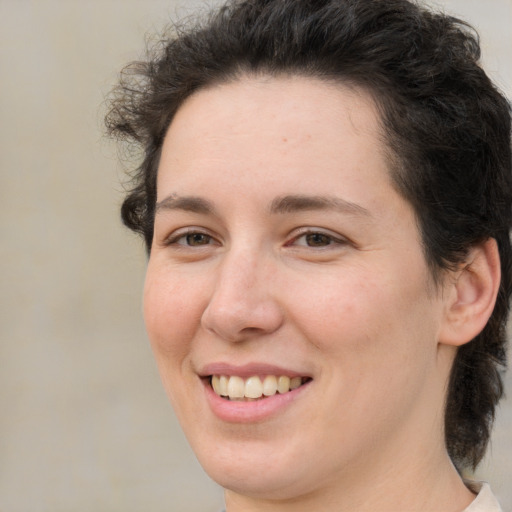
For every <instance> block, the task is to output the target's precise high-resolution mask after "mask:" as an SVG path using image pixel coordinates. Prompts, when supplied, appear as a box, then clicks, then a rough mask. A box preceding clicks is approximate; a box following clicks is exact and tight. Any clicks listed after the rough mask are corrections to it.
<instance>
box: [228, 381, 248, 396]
mask: <svg viewBox="0 0 512 512" xmlns="http://www.w3.org/2000/svg"><path fill="white" fill-rule="evenodd" d="M244 392H245V384H244V379H242V377H235V376H233V377H230V378H229V382H228V396H229V398H231V400H233V398H243V397H244Z"/></svg>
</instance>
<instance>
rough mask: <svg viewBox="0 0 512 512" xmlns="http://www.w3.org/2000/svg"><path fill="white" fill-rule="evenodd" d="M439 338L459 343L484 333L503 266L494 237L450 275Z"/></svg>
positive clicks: (483, 243) (478, 248)
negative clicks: (501, 265)
mask: <svg viewBox="0 0 512 512" xmlns="http://www.w3.org/2000/svg"><path fill="white" fill-rule="evenodd" d="M448 280H449V282H448V284H447V288H448V290H445V293H446V299H447V300H446V310H445V315H444V318H443V325H442V327H441V332H440V337H439V341H440V343H444V344H446V345H453V346H460V345H464V344H465V343H468V342H469V341H471V340H472V339H473V338H474V337H475V336H477V335H478V334H480V332H482V330H483V328H484V327H485V325H486V324H487V321H488V320H489V317H490V316H491V314H492V311H493V309H494V304H495V303H496V297H497V295H498V290H499V287H500V280H501V267H500V256H499V252H498V244H497V243H496V240H494V238H489V239H488V240H486V241H485V242H482V243H481V244H479V245H477V246H475V247H473V248H472V249H471V251H470V252H469V254H468V257H467V259H466V261H465V262H464V266H463V268H462V269H461V270H458V271H457V272H454V273H453V275H451V276H449V277H448Z"/></svg>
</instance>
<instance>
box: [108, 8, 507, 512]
mask: <svg viewBox="0 0 512 512" xmlns="http://www.w3.org/2000/svg"><path fill="white" fill-rule="evenodd" d="M478 57H479V48H478V43H477V41H476V38H475V36H474V35H473V34H472V33H471V30H470V29H469V28H468V27H467V26H466V25H464V24H463V23H462V22H460V21H458V20H455V19H453V18H449V17H447V16H444V15H441V14H436V13H432V12H429V11H427V10H424V9H423V8H420V7H418V6H417V5H416V4H413V3H411V2H409V1H407V0H390V1H386V2H382V1H380V0H315V1H313V0H246V1H232V2H230V3H229V4H227V5H226V6H225V7H223V8H222V9H220V10H218V11H217V12H216V13H214V14H212V15H211V17H210V18H209V19H208V20H206V21H205V22H203V23H201V24H198V25H197V26H194V27H191V28H188V29H185V30H183V31H180V32H179V34H178V35H177V36H173V37H170V38H169V39H167V40H166V41H165V42H164V43H163V47H162V48H161V50H160V51H158V52H156V53H155V55H154V56H153V57H152V58H151V59H150V60H149V61H148V62H147V63H138V64H135V65H133V66H132V67H130V68H128V72H127V73H126V74H125V75H124V76H125V78H124V79H123V81H122V83H121V84H120V86H119V88H118V89H117V91H116V97H115V98H114V100H113V104H112V109H111V112H110V114H109V116H108V119H107V122H108V125H109V127H110V129H111V131H112V133H114V134H116V135H118V136H121V137H127V138H128V139H131V140H134V141H136V142H137V143H138V144H140V146H141V148H142V150H143V153H144V159H143V162H142V163H141V165H140V167H139V169H138V174H137V175H136V177H135V181H134V186H133V189H132V190H131V192H130V193H129V195H128V196H127V198H126V200H125V202H124V204H123V208H122V215H123V220H124V222H125V223H126V224H127V225H128V226H129V227H130V228H132V229H134V230H135V231H138V232H140V233H141V234H142V235H143V236H144V239H145V241H146V244H147V248H148V254H149V263H148V270H147V278H146V285H145V292H144V316H145V321H146V326H147V330H148V334H149V338H150V340H151V344H152V347H153V350H154V353H155V357H156V360H157V363H158V367H159V370H160V374H161V377H162V380H163V383H164V386H165V388H166V391H167V393H168V395H169V398H170V400H171V403H172V405H173V407H174V409H175V411H176V414H177V416H178V419H179V420H180V423H181V425H182V427H183V429H184V432H185V434H186V435H187V438H188V439H189V442H190V443H191V446H192V448H193V449H194V451H195V453H196V455H197V457H198V459H199V461H200V462H201V464H202V465H203V467H204V468H205V470H206V471H207V472H208V474H209V475H210V476H211V477H212V478H213V479H214V480H215V481H217V482H218V483H219V484H220V485H222V486H223V487H224V488H225V490H226V492H225V499H226V510H227V512H238V511H253V510H254V511H259V510H265V511H271V510H279V511H287V510H293V511H302V510H304V511H306V510H308V511H309V510H322V511H326V512H328V511H331V510H332V511H351V512H354V511H363V510H371V511H400V510H403V511H412V510H414V511H446V512H450V511H453V512H456V511H463V510H466V511H470V512H476V511H484V510H486V511H496V510H499V505H498V504H497V502H496V500H495V498H494V497H493V495H492V493H491V491H490V489H489V488H488V486H485V485H484V486H482V485H479V484H473V483H470V482H465V481H464V480H463V479H462V477H461V473H462V472H463V471H464V470H465V469H466V468H471V467H475V466H476V465H477V464H478V462H479V461H480V460H481V458H482V456H483V455H484V452H485V449H486V445H487V442H488V439H489V433H490V428H491V424H492V419H493V414H494V408H495V406H496V404H497V403H498V401H499V399H500V397H501V395H502V384H501V380H500V376H499V373H498V370H499V369H500V366H501V365H504V362H505V355H504V350H505V349H504V347H505V332H504V327H505V322H506V316H507V312H508V306H509V299H510V293H511V287H512V285H511V268H512V258H511V254H512V250H511V246H510V239H509V231H510V227H511V224H512V215H511V199H512V175H511V168H510V165H511V157H510V115H509V108H508V104H507V102H506V99H505V98H504V97H503V96H502V95H501V94H500V93H499V92H498V91H497V90H496V89H495V88H494V86H493V85H492V83H491V82H490V81H489V79H488V77H487V76H486V75H485V73H484V72H483V71H482V70H481V68H480V67H479V65H478Z"/></svg>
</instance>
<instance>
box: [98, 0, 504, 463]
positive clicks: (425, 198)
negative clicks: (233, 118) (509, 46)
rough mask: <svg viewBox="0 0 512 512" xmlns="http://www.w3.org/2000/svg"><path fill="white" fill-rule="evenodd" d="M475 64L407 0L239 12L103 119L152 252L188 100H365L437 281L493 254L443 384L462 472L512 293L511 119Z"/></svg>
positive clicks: (200, 30)
mask: <svg viewBox="0 0 512 512" xmlns="http://www.w3.org/2000/svg"><path fill="white" fill-rule="evenodd" d="M479 57H480V48H479V43H478V38H477V36H476V34H475V33H474V31H472V29H471V28H470V27H469V26H468V25H467V24H465V23H464V22H462V21H460V20H457V19H455V18H453V17H450V16H446V15H444V14H441V13H436V12H433V11H429V10H427V9H424V8H422V7H420V6H419V5H417V4H416V3H414V2H411V1H408V0H245V1H237V0H233V1H230V2H228V3H227V4H226V5H224V6H223V7H221V8H219V9H218V10H216V11H215V12H213V13H212V14H211V15H210V16H209V17H207V18H205V19H204V20H203V21H200V22H198V23H197V24H195V25H193V26H191V27H187V28H181V29H177V30H174V31H173V34H172V35H168V36H166V37H164V38H163V40H162V42H161V44H160V45H159V46H158V47H157V48H156V49H154V50H153V51H152V53H150V55H149V56H148V60H146V61H144V62H136V63H133V64H131V65H130V66H128V67H127V68H126V69H125V70H124V72H123V74H122V78H121V81H120V84H119V86H118V87H117V88H116V89H115V91H114V92H113V96H112V98H111V110H110V112H109V114H108V115H107V119H106V122H107V126H108V129H109V131H110V133H111V134H113V135H115V136H117V137H119V138H124V139H126V140H129V141H131V142H133V143H135V144H136V145H139V147H140V149H141V150H142V153H143V159H142V162H141V163H140V165H139V166H138V168H137V170H136V172H135V174H134V175H133V183H132V188H131V189H130V191H129V192H128V194H127V196H126V198H125V200H124V203H123V206H122V218H123V221H124V223H125V224H126V225H127V226H128V227H129V228H131V229H133V230H135V231H137V232H139V233H141V234H142V235H143V237H144V239H145V242H146V245H147V248H148V251H150V248H151V242H152V238H153V221H154V211H155V203H156V174H157V167H158V161H159V155H160V150H161V147H162V142H163V139H164V136H165V133H166V130H167V128H168V126H169V124H170V123H171V122H172V119H173V116H174V114H175V113H176V111H177V110H178V109H179V107H180V105H181V104H182V103H183V101H184V100H185V99H186V98H187V97H189V96H190V95H191V94H193V93H194V91H197V90H198V89H201V88H203V87H207V86H209V85H212V84H215V83H223V82H228V81H232V80H236V78H237V77H240V76H242V75H244V74H254V73H264V74H270V75H282V74H296V75H303V76H310V77H316V78H319V79H326V80H329V81H332V80H336V81H339V82H341V83H346V84H350V85H354V86H356V87H362V88H364V89H366V90H367V91H369V92H370V93H371V94H372V96H373V97H374V99H375V101H376V103H377V105H378V107H379V109H380V111H381V115H382V121H383V126H384V131H385V137H386V142H387V145H388V147H389V148H390V149H391V153H392V155H393V158H392V160H393V161H394V162H395V165H394V166H393V170H392V172H393V179H394V183H395V185H396V187H397V189H398V190H399V191H400V193H401V194H402V195H403V196H404V197H405V198H406V199H407V200H408V201H409V202H410V203H411V204H412V205H413V207H414V209H415V213H416V215H417V218H418V223H419V226H420V229H421V234H422V242H423V246H424V252H425V257H426V260H427V262H428V264H429V265H430V268H431V270H432V275H433V276H434V278H435V277H436V276H439V274H440V272H441V271H442V270H443V269H448V268H452V267H455V266H457V265H460V264H461V263H462V262H463V261H464V258H465V257H466V255H467V253H468V250H469V249H470V248H471V247H472V246H475V245H476V244H479V243H481V242H483V241H485V240H487V239H489V238H494V239H496V241H497V243H498V248H499V253H500V258H501V271H502V279H501V285H500V289H499V294H498V299H497V302H496V306H495V308H494V312H493V314H492V316H491V318H490V320H489V322H488V324H487V325H486V327H485V328H484V330H483V332H482V333H481V334H479V335H478V336H477V337H476V338H474V339H473V340H472V341H471V342H470V343H467V344H466V345H464V346H462V347H460V349H459V350H458V352H457V356H456V360H455V363H454V366H453V369H452V373H451V378H450V384H449V390H448V396H447V403H446V412H445V436H446V445H447V449H448V452H449V454H450V456H451V457H452V460H453V461H454V463H455V464H456V466H457V467H458V468H459V469H462V468H464V467H467V466H472V467H475V466H476V465H477V464H478V462H479V461H480V460H481V458H482V457H483V455H484V452H485V449H486V446H487V443H488V439H489V435H490V428H491V426H492V421H493V418H494V411H495V406H496V405H497V403H498V401H499V399H500V398H501V396H502V393H503V385H502V380H501V377H500V369H503V368H504V365H505V360H506V358H505V344H506V334H505V323H506V318H507V314H508V309H509V301H510V294H511V289H512V249H511V244H510V236H509V233H510V228H511V226H512V206H511V205H512V173H511V148H510V108H509V104H508V102H507V100H506V99H505V98H504V96H503V95H502V94H500V92H499V91H498V90H497V89H496V87H495V86H494V85H493V84H492V82H491V81H490V80H489V78H488V77H487V75H486V74H485V73H484V71H483V70H482V69H481V67H480V66H479V63H478V62H479Z"/></svg>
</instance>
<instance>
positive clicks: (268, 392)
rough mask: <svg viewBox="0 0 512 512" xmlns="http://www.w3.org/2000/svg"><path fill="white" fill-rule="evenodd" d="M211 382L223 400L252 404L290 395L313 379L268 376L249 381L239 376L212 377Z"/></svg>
mask: <svg viewBox="0 0 512 512" xmlns="http://www.w3.org/2000/svg"><path fill="white" fill-rule="evenodd" d="M209 381H210V385H211V387H212V388H213V391H214V392H215V394H217V395H218V396H220V397H221V398H224V399H226V400H234V401H239V402H250V401H254V400H263V399H265V398H268V397H270V396H273V395H275V394H284V393H289V392H290V391H293V390H294V389H297V388H299V387H301V386H303V385H304V384H306V383H307V382H309V381H311V378H310V377H288V376H286V375H280V376H276V375H267V376H266V377H264V378H263V380H262V379H261V378H260V377H258V376H257V375H254V376H252V377H249V378H247V379H244V378H242V377H239V376H237V375H211V376H210V378H209Z"/></svg>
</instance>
